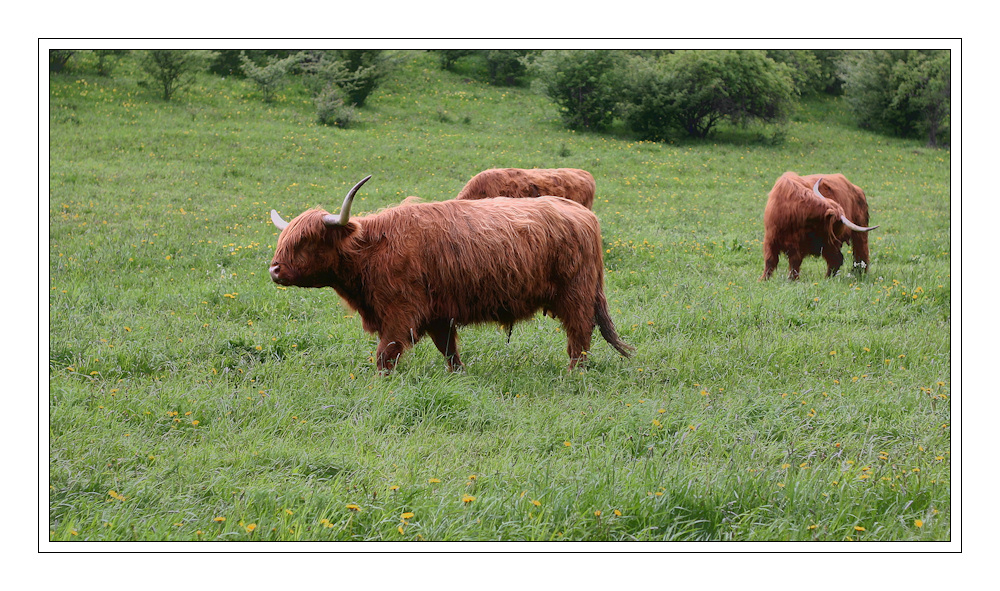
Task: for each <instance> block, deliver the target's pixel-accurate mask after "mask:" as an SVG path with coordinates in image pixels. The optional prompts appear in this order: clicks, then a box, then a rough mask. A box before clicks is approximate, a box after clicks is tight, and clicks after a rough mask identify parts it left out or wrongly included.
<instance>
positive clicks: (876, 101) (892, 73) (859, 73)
mask: <svg viewBox="0 0 1000 591" xmlns="http://www.w3.org/2000/svg"><path fill="white" fill-rule="evenodd" d="M841 68H842V76H843V78H844V98H845V99H846V100H847V103H848V105H849V106H850V109H851V111H852V112H853V113H854V116H855V118H856V119H857V122H858V125H860V126H861V127H866V128H870V129H873V130H876V131H881V132H884V133H889V134H892V135H897V136H901V137H921V136H923V137H927V140H928V143H930V144H931V145H937V144H938V143H948V142H949V141H950V129H949V125H950V117H951V75H950V70H951V55H950V53H949V52H947V51H930V52H925V51H913V50H866V51H854V52H850V53H849V54H847V55H845V57H844V59H843V60H842V61H841Z"/></svg>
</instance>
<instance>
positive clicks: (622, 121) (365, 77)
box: [49, 50, 951, 146]
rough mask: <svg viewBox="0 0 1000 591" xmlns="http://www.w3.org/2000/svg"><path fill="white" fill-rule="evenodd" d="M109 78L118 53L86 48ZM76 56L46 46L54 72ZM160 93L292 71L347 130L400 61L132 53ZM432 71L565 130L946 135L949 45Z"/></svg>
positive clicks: (526, 56)
mask: <svg viewBox="0 0 1000 591" xmlns="http://www.w3.org/2000/svg"><path fill="white" fill-rule="evenodd" d="M90 52H91V53H92V54H93V56H92V57H93V58H95V59H96V64H97V66H96V67H97V71H98V74H99V75H102V76H110V75H112V73H113V70H114V66H115V63H116V61H117V60H119V59H121V57H122V56H123V55H124V54H126V53H128V52H126V51H121V50H90ZM77 53H83V52H77V51H72V50H53V51H51V52H50V61H49V64H50V70H51V71H52V72H56V73H58V72H61V71H63V70H64V69H65V68H67V67H68V65H69V64H70V61H71V59H72V58H73V56H74V55H75V54H77ZM132 53H135V54H136V59H137V62H138V64H139V66H140V68H141V69H142V71H143V72H144V73H145V75H146V76H147V78H148V80H149V81H150V82H151V83H152V85H153V86H154V87H155V88H157V89H158V91H159V92H160V95H161V96H162V98H163V99H164V100H170V99H171V98H172V97H173V96H175V95H176V94H177V92H179V91H180V90H182V89H183V88H184V87H185V86H186V85H188V84H190V82H191V80H192V79H193V76H194V75H195V74H197V73H199V72H204V71H206V70H207V71H210V72H212V73H215V74H217V75H220V76H237V77H241V78H245V79H247V80H249V81H251V82H252V83H253V84H254V85H255V86H256V87H257V88H258V90H259V91H260V92H261V96H262V98H263V100H265V101H272V100H274V97H275V96H276V93H278V92H279V91H280V89H281V88H282V87H283V86H284V85H285V84H287V83H288V82H289V80H290V79H292V78H293V77H294V78H295V79H297V80H299V81H301V82H302V84H303V85H304V86H305V88H306V89H307V90H308V91H309V92H310V94H311V96H312V97H313V101H314V104H315V106H316V117H317V120H318V121H319V122H320V123H323V124H328V125H334V126H341V127H346V126H348V125H350V124H351V123H352V122H354V121H356V120H357V118H358V111H357V109H359V108H362V107H363V106H364V104H365V102H366V101H367V99H368V97H369V96H370V95H371V93H372V92H373V91H374V90H375V89H376V88H377V87H378V86H379V84H380V83H381V82H382V81H383V80H385V78H386V77H387V76H389V75H390V74H391V73H392V71H393V70H394V69H395V67H396V66H397V65H398V63H399V60H400V59H401V56H400V54H399V53H397V52H393V51H383V50H307V51H302V50H223V51H193V50H143V51H135V52H132ZM435 53H436V54H437V56H438V63H439V64H440V67H441V68H442V69H445V70H450V71H457V72H462V73H465V74H468V75H471V76H472V77H474V78H477V79H480V80H482V81H483V82H486V83H488V84H493V85H497V86H528V85H532V84H534V85H537V87H538V88H539V89H540V90H541V91H542V92H543V93H545V95H547V96H548V97H549V98H550V99H551V100H552V101H553V102H554V103H555V104H556V105H557V106H558V108H559V112H560V116H561V119H562V121H563V123H564V124H565V125H566V126H567V127H569V128H571V129H585V130H590V131H595V132H603V131H607V130H609V129H612V128H613V127H615V126H619V127H622V128H624V129H627V130H628V131H629V132H631V133H633V134H635V135H636V136H637V137H639V138H641V139H646V140H655V141H669V140H675V139H680V138H684V137H695V138H705V137H708V136H709V135H710V134H711V133H712V132H713V131H715V130H716V129H718V125H719V124H720V123H722V122H728V123H731V124H735V125H747V124H749V123H751V122H756V123H761V124H763V125H765V126H770V127H772V128H773V129H774V132H773V137H774V138H780V137H782V131H781V129H782V125H783V124H784V123H785V122H787V120H788V118H789V116H790V114H791V113H792V112H793V110H794V108H795V105H796V104H797V102H798V101H799V100H800V99H801V98H804V97H809V96H815V95H823V94H828V95H838V96H842V97H843V100H844V101H845V104H846V105H847V106H848V108H849V110H850V112H851V113H852V115H853V116H854V119H855V121H856V123H857V125H858V126H860V127H862V128H866V129H872V130H875V131H878V132H881V133H886V134H890V135H895V136H899V137H907V138H923V139H925V140H926V141H927V142H928V144H929V145H932V146H942V145H949V144H950V141H951V54H950V52H949V51H947V50H682V51H673V50H637V51H625V50H546V51H532V50H438V51H435Z"/></svg>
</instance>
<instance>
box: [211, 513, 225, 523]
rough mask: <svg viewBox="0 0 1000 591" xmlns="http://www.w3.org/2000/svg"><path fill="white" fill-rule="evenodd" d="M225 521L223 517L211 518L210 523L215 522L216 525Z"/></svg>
mask: <svg viewBox="0 0 1000 591" xmlns="http://www.w3.org/2000/svg"><path fill="white" fill-rule="evenodd" d="M225 520H226V518H225V517H222V516H221V515H220V516H219V517H213V518H212V521H216V522H218V523H222V522H223V521H225Z"/></svg>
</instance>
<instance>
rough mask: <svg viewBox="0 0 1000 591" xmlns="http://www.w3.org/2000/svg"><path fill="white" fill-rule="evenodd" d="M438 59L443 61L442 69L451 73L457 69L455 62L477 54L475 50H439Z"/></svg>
mask: <svg viewBox="0 0 1000 591" xmlns="http://www.w3.org/2000/svg"><path fill="white" fill-rule="evenodd" d="M437 53H438V58H439V59H440V61H441V69H442V70H448V71H451V70H452V68H454V67H455V62H457V61H458V60H459V59H461V58H463V57H465V56H467V55H472V54H474V53H476V50H475V49H439V50H438V52H437Z"/></svg>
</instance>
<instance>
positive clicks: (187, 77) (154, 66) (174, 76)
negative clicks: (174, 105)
mask: <svg viewBox="0 0 1000 591" xmlns="http://www.w3.org/2000/svg"><path fill="white" fill-rule="evenodd" d="M214 57H215V52H212V51H200V50H186V49H152V50H149V51H144V52H142V53H141V54H140V57H139V66H140V67H141V68H142V70H143V71H144V72H145V73H146V75H147V76H149V77H150V78H151V79H152V80H153V83H154V84H156V85H157V86H158V87H159V89H160V90H161V91H162V92H163V100H165V101H169V100H170V98H171V97H172V96H174V95H175V94H176V93H177V91H179V90H180V89H182V88H184V87H186V86H188V85H190V84H191V82H192V81H193V80H194V76H195V74H197V73H198V72H201V71H204V70H205V69H207V68H208V65H209V63H211V61H212V59H213V58H214Z"/></svg>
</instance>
